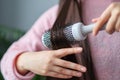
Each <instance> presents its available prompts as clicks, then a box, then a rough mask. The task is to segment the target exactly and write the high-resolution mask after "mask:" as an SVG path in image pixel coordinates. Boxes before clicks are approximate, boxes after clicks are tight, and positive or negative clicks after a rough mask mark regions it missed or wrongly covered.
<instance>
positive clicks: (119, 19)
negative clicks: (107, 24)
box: [116, 16, 120, 32]
mask: <svg viewBox="0 0 120 80" xmlns="http://www.w3.org/2000/svg"><path fill="white" fill-rule="evenodd" d="M116 30H118V31H119V32H120V16H119V18H118V20H117V22H116Z"/></svg>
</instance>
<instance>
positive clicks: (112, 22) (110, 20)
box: [92, 2, 120, 35]
mask: <svg viewBox="0 0 120 80" xmlns="http://www.w3.org/2000/svg"><path fill="white" fill-rule="evenodd" d="M92 21H93V22H96V26H95V28H94V29H93V35H97V33H98V31H99V30H100V29H101V27H102V26H103V25H104V24H105V23H107V25H106V31H107V32H108V33H109V34H112V33H113V32H115V31H117V32H120V2H114V3H112V4H111V5H110V6H109V7H108V8H107V9H106V10H105V11H104V12H103V14H102V15H101V16H100V17H99V18H96V19H93V20H92Z"/></svg>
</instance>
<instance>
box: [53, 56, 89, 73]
mask: <svg viewBox="0 0 120 80" xmlns="http://www.w3.org/2000/svg"><path fill="white" fill-rule="evenodd" d="M53 64H55V65H58V66H61V67H64V68H69V69H73V70H76V71H80V72H86V70H87V69H86V67H84V66H82V65H79V64H76V63H72V62H69V61H65V60H62V59H57V58H56V59H55V61H54V62H53Z"/></svg>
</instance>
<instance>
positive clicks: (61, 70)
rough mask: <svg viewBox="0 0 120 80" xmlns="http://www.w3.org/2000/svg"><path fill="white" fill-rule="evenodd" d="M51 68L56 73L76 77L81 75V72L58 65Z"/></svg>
mask: <svg viewBox="0 0 120 80" xmlns="http://www.w3.org/2000/svg"><path fill="white" fill-rule="evenodd" d="M51 70H52V71H53V72H57V73H60V74H63V75H68V76H76V77H81V76H82V73H81V72H78V71H75V70H70V69H66V68H63V67H60V66H54V67H53V68H52V69H51Z"/></svg>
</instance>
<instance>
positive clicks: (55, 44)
mask: <svg viewBox="0 0 120 80" xmlns="http://www.w3.org/2000/svg"><path fill="white" fill-rule="evenodd" d="M79 4H80V5H79ZM81 11H82V8H81V2H80V3H79V2H78V0H60V3H59V10H58V17H57V19H56V21H55V23H54V25H53V27H52V29H51V42H52V49H53V50H56V49H61V48H68V47H72V46H71V44H70V42H69V41H68V40H67V39H66V38H65V35H64V33H63V29H64V28H65V27H66V25H72V24H74V23H76V22H80V21H81V22H83V21H82V12H81ZM78 44H79V46H80V47H83V52H82V53H80V54H76V55H69V56H66V57H64V58H63V59H65V60H68V61H71V62H75V63H79V64H80V65H84V66H86V68H87V72H86V73H83V75H82V77H80V78H78V77H73V78H71V79H65V80H96V78H95V74H94V68H93V63H92V58H91V53H90V52H91V51H90V48H89V43H88V40H87V39H86V40H84V41H80V42H79V43H78ZM47 80H64V79H58V78H51V77H48V78H47Z"/></svg>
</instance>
